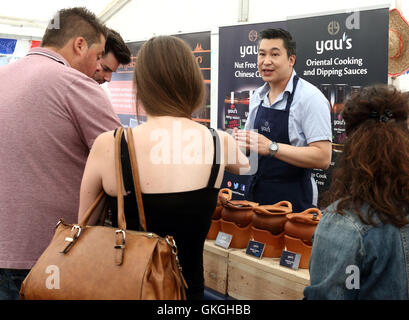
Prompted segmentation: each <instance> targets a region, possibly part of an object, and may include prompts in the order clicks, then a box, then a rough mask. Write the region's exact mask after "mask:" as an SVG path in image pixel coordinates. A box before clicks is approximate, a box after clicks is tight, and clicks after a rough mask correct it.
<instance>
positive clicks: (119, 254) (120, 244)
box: [114, 229, 125, 266]
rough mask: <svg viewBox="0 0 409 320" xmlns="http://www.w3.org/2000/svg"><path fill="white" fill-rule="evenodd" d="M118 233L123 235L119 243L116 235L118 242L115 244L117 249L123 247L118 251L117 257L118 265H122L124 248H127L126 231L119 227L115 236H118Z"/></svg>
mask: <svg viewBox="0 0 409 320" xmlns="http://www.w3.org/2000/svg"><path fill="white" fill-rule="evenodd" d="M118 234H121V235H122V242H120V243H118V238H117V237H116V241H117V242H116V243H115V245H114V248H115V249H121V251H118V252H117V254H116V258H115V262H116V265H118V266H120V265H121V264H122V262H123V259H124V250H125V231H124V230H121V229H118V230H115V236H117V235H118Z"/></svg>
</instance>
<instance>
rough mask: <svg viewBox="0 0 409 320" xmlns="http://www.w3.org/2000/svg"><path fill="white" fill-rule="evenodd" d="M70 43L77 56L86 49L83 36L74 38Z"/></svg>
mask: <svg viewBox="0 0 409 320" xmlns="http://www.w3.org/2000/svg"><path fill="white" fill-rule="evenodd" d="M72 45H73V49H74V52H75V54H77V55H79V56H82V55H83V54H84V53H85V52H86V51H87V50H88V44H87V41H86V40H85V39H84V38H83V37H77V38H75V39H74V41H73V43H72Z"/></svg>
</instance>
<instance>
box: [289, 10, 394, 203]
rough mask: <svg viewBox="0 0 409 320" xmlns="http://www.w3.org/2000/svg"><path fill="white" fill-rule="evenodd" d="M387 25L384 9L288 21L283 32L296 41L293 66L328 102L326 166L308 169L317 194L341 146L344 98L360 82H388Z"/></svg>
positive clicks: (325, 185) (327, 182) (326, 182)
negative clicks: (329, 129) (328, 157)
mask: <svg viewBox="0 0 409 320" xmlns="http://www.w3.org/2000/svg"><path fill="white" fill-rule="evenodd" d="M388 27H389V10H388V8H380V9H373V10H361V11H359V10H357V11H351V12H344V13H339V14H334V15H324V16H319V17H309V18H302V19H291V20H288V31H289V32H290V33H291V34H292V35H293V36H294V37H295V39H296V40H297V63H296V66H295V70H296V72H297V74H298V75H299V76H301V77H302V78H303V79H305V80H307V81H309V82H310V83H312V84H314V85H315V86H316V87H318V88H319V89H320V90H321V92H322V93H323V94H324V95H325V96H326V97H327V99H328V101H329V103H330V106H331V122H332V159H331V165H330V167H329V169H328V170H319V169H315V170H313V176H314V178H315V181H316V182H317V185H318V191H319V194H320V196H322V195H323V193H324V192H325V191H326V190H328V188H329V185H330V182H331V181H330V180H331V174H332V171H333V169H334V167H335V166H336V161H337V159H338V158H339V155H340V154H341V152H342V150H343V144H344V141H345V138H346V134H345V122H344V120H343V119H342V116H341V112H342V109H343V106H344V101H345V100H346V99H348V98H349V97H350V96H351V94H353V93H354V92H355V91H357V90H360V89H361V88H362V87H364V86H367V85H370V84H376V83H387V82H388ZM319 200H321V197H319Z"/></svg>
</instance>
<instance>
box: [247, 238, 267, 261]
mask: <svg viewBox="0 0 409 320" xmlns="http://www.w3.org/2000/svg"><path fill="white" fill-rule="evenodd" d="M265 246H266V245H265V244H264V243H262V242H258V241H254V240H250V241H249V244H248V245H247V249H246V253H247V254H249V255H251V256H254V257H257V258H261V257H262V256H263V251H264V248H265Z"/></svg>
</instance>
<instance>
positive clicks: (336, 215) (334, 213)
mask: <svg viewBox="0 0 409 320" xmlns="http://www.w3.org/2000/svg"><path fill="white" fill-rule="evenodd" d="M340 201H341V200H337V201H335V202H333V203H332V204H330V205H329V206H328V207H327V208H325V209H324V210H323V218H322V221H324V223H329V224H338V225H340V226H342V227H343V228H345V227H350V228H353V229H355V230H356V231H358V232H359V233H360V234H364V233H366V232H368V231H369V230H370V229H371V228H373V226H372V225H368V224H365V223H364V222H363V221H362V220H361V219H360V218H359V216H358V214H357V212H356V211H355V209H353V208H348V209H341V210H340V209H338V204H339V203H340ZM368 209H369V208H368V206H367V205H366V204H363V205H362V206H361V208H360V214H362V215H363V216H366V215H367V212H368ZM320 223H321V222H320Z"/></svg>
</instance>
